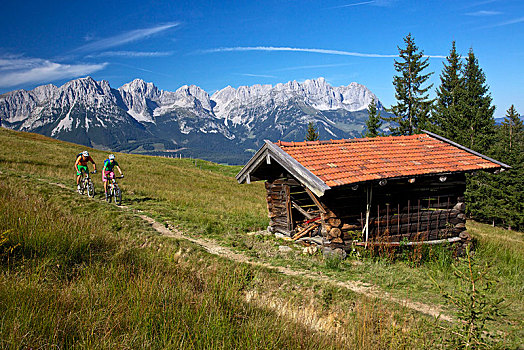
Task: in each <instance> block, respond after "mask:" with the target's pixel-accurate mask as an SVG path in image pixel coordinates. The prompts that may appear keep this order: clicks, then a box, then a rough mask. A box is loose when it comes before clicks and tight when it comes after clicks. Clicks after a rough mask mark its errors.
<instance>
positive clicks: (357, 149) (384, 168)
mask: <svg viewBox="0 0 524 350" xmlns="http://www.w3.org/2000/svg"><path fill="white" fill-rule="evenodd" d="M276 145H277V146H279V147H280V148H281V149H282V150H283V151H284V152H286V153H287V154H289V155H290V156H291V157H293V158H294V159H295V160H296V161H298V162H299V163H300V164H302V165H303V166H304V167H305V168H307V169H308V170H309V171H311V172H312V173H313V174H315V175H316V176H317V177H318V178H320V179H321V180H322V181H324V182H325V183H326V185H328V186H330V187H334V186H341V185H347V184H351V183H357V182H363V181H369V180H379V179H385V178H395V177H409V176H415V175H424V174H433V173H449V172H464V171H472V170H478V169H490V168H499V167H500V165H499V164H496V163H493V162H491V161H489V160H486V159H484V158H482V157H479V156H477V155H474V154H472V153H470V152H468V151H465V150H463V149H460V148H458V147H455V146H453V145H451V144H449V143H447V142H444V141H441V140H438V139H436V138H433V137H431V136H429V135H426V134H420V135H411V136H391V137H376V138H361V139H348V140H331V141H304V142H283V141H278V142H277V143H276Z"/></svg>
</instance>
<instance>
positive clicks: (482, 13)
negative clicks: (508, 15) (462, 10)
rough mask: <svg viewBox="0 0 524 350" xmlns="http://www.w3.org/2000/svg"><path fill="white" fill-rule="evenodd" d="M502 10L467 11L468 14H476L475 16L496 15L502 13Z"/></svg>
mask: <svg viewBox="0 0 524 350" xmlns="http://www.w3.org/2000/svg"><path fill="white" fill-rule="evenodd" d="M500 14H502V12H499V11H484V10H483V11H475V12H469V13H466V16H474V17H485V16H496V15H500Z"/></svg>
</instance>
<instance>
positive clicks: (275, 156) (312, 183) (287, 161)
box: [236, 140, 331, 197]
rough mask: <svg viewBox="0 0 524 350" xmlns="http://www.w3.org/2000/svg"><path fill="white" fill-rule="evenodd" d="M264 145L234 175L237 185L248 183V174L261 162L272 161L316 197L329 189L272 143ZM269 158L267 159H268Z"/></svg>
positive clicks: (266, 142) (267, 142)
mask: <svg viewBox="0 0 524 350" xmlns="http://www.w3.org/2000/svg"><path fill="white" fill-rule="evenodd" d="M264 142H265V144H264V146H262V147H261V148H260V149H259V150H258V151H257V153H255V155H254V156H253V157H252V158H251V159H250V160H249V161H248V162H247V163H246V165H245V166H244V167H243V168H242V170H240V172H239V173H238V174H237V175H236V179H237V181H238V183H241V184H242V183H245V182H247V183H249V182H251V180H250V174H251V173H253V172H254V171H255V170H256V169H257V168H258V167H259V166H260V165H261V164H262V163H263V162H268V161H269V162H271V161H272V160H274V161H275V162H277V163H278V164H279V165H280V166H282V167H283V168H284V169H285V170H286V171H287V172H288V173H289V174H290V175H292V176H293V177H294V178H295V179H296V180H297V181H299V182H300V183H302V184H303V185H304V186H306V187H307V188H308V189H309V190H310V191H311V192H313V193H314V194H315V195H316V196H318V197H321V196H323V195H324V193H325V192H326V191H327V190H329V189H331V187H329V186H328V185H326V183H325V182H324V181H322V180H321V179H320V178H318V177H317V176H316V175H315V174H313V173H312V172H311V171H309V170H308V169H306V168H305V167H304V166H303V165H302V164H300V163H299V162H297V161H296V160H295V159H294V158H293V157H291V156H290V155H289V154H287V153H286V152H284V151H283V150H282V149H281V148H280V147H278V146H277V145H275V144H274V143H273V142H271V141H268V140H264ZM268 157H269V158H268Z"/></svg>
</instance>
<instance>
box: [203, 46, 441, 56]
mask: <svg viewBox="0 0 524 350" xmlns="http://www.w3.org/2000/svg"><path fill="white" fill-rule="evenodd" d="M238 51H240V52H241V51H288V52H309V53H320V54H327V55H341V56H355V57H368V58H394V57H398V55H384V54H377V53H361V52H351V51H340V50H326V49H309V48H298V47H275V46H237V47H220V48H216V49H209V50H201V51H199V52H200V53H216V52H238ZM424 57H434V58H446V56H441V55H424Z"/></svg>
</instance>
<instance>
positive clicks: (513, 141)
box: [500, 105, 524, 153]
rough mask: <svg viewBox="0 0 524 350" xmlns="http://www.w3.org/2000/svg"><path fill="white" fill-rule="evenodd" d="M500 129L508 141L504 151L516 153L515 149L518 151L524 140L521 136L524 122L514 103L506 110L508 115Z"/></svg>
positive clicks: (523, 130)
mask: <svg viewBox="0 0 524 350" xmlns="http://www.w3.org/2000/svg"><path fill="white" fill-rule="evenodd" d="M500 129H501V132H502V134H503V138H504V139H505V141H506V143H505V145H504V151H506V152H509V153H514V152H515V150H517V151H518V150H519V149H518V148H519V146H520V145H521V143H520V142H521V141H522V140H520V138H521V137H522V134H523V132H524V123H522V120H521V119H520V116H519V114H518V113H517V110H516V109H515V106H514V105H511V107H509V109H508V110H507V111H506V117H505V118H504V121H503V122H502V125H501V128H500Z"/></svg>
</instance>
